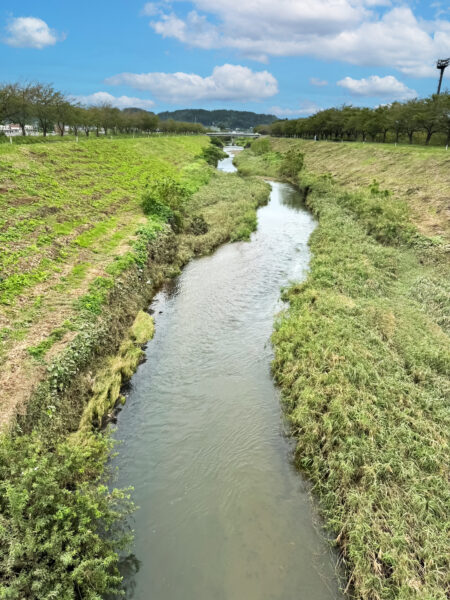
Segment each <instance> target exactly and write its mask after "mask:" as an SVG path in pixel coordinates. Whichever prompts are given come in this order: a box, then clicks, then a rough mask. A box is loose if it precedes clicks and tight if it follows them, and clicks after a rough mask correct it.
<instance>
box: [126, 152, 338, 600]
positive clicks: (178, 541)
mask: <svg viewBox="0 0 450 600" xmlns="http://www.w3.org/2000/svg"><path fill="white" fill-rule="evenodd" d="M230 150H231V149H230ZM219 168H221V169H222V170H224V171H228V172H229V171H232V170H234V167H233V166H232V158H228V159H224V160H223V161H221V163H220V164H219ZM271 185H272V192H271V199H270V203H269V204H268V205H267V206H265V207H263V208H261V209H260V210H259V211H258V230H257V232H255V233H254V234H253V235H252V239H251V241H250V242H242V243H241V242H239V243H235V244H228V245H226V246H223V247H221V248H219V250H217V251H216V252H215V253H214V254H213V255H212V256H208V257H205V258H200V259H196V260H194V261H192V262H191V263H190V264H189V265H188V266H187V267H186V268H185V269H184V270H183V272H182V274H181V275H180V276H179V277H178V278H177V279H175V280H174V281H173V282H171V283H170V285H168V286H167V287H165V288H164V289H163V291H161V292H160V293H159V294H158V295H157V296H156V298H155V300H154V302H153V304H152V306H151V310H152V312H153V314H154V316H155V324H156V333H155V337H154V339H153V340H152V341H151V342H150V343H149V345H148V348H147V359H148V360H147V362H145V363H144V364H143V365H141V366H140V368H139V369H138V371H137V373H136V374H135V376H134V377H133V379H132V381H131V386H130V389H129V393H128V398H127V403H126V405H125V407H124V409H123V410H122V412H121V413H120V415H119V419H118V425H117V429H116V432H115V437H116V439H119V440H122V441H123V443H122V444H121V445H120V446H119V447H118V456H117V457H116V458H115V460H114V465H115V466H117V467H118V468H119V480H118V482H116V483H117V484H118V485H119V486H128V485H133V486H134V488H135V492H134V498H135V501H136V504H137V505H138V506H139V507H140V508H139V510H138V511H137V512H136V514H135V516H134V529H135V532H136V535H135V546H134V550H133V551H134V554H135V556H136V558H137V560H138V561H139V563H140V568H139V570H138V572H137V573H136V574H135V575H133V576H130V577H129V578H128V580H127V588H128V590H127V598H135V599H139V600H141V599H142V600H144V599H146V600H147V599H150V600H294V599H295V600H335V599H336V598H337V597H339V592H338V585H337V580H336V576H335V572H334V559H333V556H332V554H331V553H330V551H329V549H328V545H327V543H326V542H325V540H324V539H323V538H322V533H321V532H320V528H317V527H316V526H315V525H314V520H315V516H314V510H313V508H312V506H311V501H310V498H309V495H308V491H307V488H306V486H305V484H304V483H303V482H302V478H301V477H300V476H299V474H298V472H296V471H295V469H294V467H293V466H292V462H291V457H292V445H291V444H290V443H289V441H288V440H287V439H286V436H284V435H283V423H282V418H281V408H280V398H279V392H278V390H277V388H276V387H275V386H274V383H273V381H272V378H271V374H270V363H271V359H272V349H271V345H270V335H271V332H272V329H273V322H274V317H275V315H276V313H277V312H278V311H279V310H280V309H281V308H282V305H281V304H280V300H279V297H280V288H281V287H283V286H285V285H287V284H288V283H289V282H290V281H293V280H295V281H298V280H301V279H302V278H304V277H305V274H306V271H307V267H308V259H309V252H308V246H307V241H308V238H309V236H310V234H311V232H312V231H313V229H314V227H315V223H314V220H313V219H312V217H311V215H310V214H309V213H308V212H307V211H306V210H305V209H304V207H303V206H302V200H301V197H300V194H298V192H297V191H296V190H295V189H294V188H292V187H291V186H289V185H287V184H281V183H272V184H271Z"/></svg>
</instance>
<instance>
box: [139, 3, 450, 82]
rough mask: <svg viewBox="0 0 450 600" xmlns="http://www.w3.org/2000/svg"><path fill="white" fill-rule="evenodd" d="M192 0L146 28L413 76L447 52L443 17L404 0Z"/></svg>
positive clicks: (190, 40)
mask: <svg viewBox="0 0 450 600" xmlns="http://www.w3.org/2000/svg"><path fill="white" fill-rule="evenodd" d="M191 4H192V5H193V7H194V10H192V11H191V12H190V13H189V14H188V15H187V16H186V17H185V18H180V17H179V16H178V15H177V14H176V13H175V12H172V10H171V9H169V10H166V11H165V12H164V11H163V14H162V15H161V16H160V17H158V18H157V19H154V20H153V21H152V22H151V23H150V25H151V27H152V28H153V29H154V30H155V31H156V32H157V33H158V34H160V35H162V36H164V37H170V38H174V39H177V40H179V41H180V42H182V43H184V44H186V45H190V46H193V47H197V48H204V49H211V48H232V49H235V50H237V51H239V52H241V53H242V54H244V55H245V56H248V57H252V58H256V59H259V60H265V59H266V58H267V56H268V55H272V56H304V55H310V56H314V57H317V58H321V59H325V60H329V59H330V58H332V59H336V58H338V59H339V60H342V61H345V62H348V63H351V64H355V65H363V66H390V67H393V68H396V69H398V70H400V71H402V72H403V73H406V74H408V75H413V76H434V75H435V72H434V62H435V60H436V58H437V57H438V56H449V55H450V22H449V21H448V20H443V19H441V20H435V21H426V20H424V19H418V18H417V17H416V16H415V14H414V13H413V11H412V9H411V8H410V7H409V6H407V5H405V4H402V5H400V6H398V5H397V6H395V5H394V6H390V2H389V1H388V0H302V1H299V0H278V1H277V2H273V0H247V1H245V2H243V1H242V0H228V2H223V0H191ZM166 6H168V5H166ZM210 17H212V19H211V18H210Z"/></svg>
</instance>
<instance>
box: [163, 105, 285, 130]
mask: <svg viewBox="0 0 450 600" xmlns="http://www.w3.org/2000/svg"><path fill="white" fill-rule="evenodd" d="M158 117H159V118H160V119H161V121H166V120H167V119H173V120H174V121H185V122H188V123H201V124H202V125H204V126H205V127H210V126H211V125H215V126H217V127H220V126H222V127H225V128H226V129H249V128H250V127H256V125H266V124H269V123H273V122H274V121H278V118H277V117H276V116H275V115H263V114H258V113H254V112H250V111H246V110H204V109H201V108H199V109H194V108H185V109H182V110H173V111H166V112H161V113H159V114H158Z"/></svg>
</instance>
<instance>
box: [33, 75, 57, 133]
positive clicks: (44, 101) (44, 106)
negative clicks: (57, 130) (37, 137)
mask: <svg viewBox="0 0 450 600" xmlns="http://www.w3.org/2000/svg"><path fill="white" fill-rule="evenodd" d="M62 100H63V95H62V94H61V92H57V91H55V90H54V89H53V87H52V86H51V85H48V84H43V83H38V84H36V85H35V86H34V92H33V100H32V106H33V109H32V110H33V114H34V116H35V117H36V118H37V120H38V122H39V126H40V128H41V129H42V134H43V135H44V137H45V136H46V135H47V133H48V131H49V130H50V129H52V127H53V124H54V123H55V120H56V106H57V104H58V103H59V102H61V101H62Z"/></svg>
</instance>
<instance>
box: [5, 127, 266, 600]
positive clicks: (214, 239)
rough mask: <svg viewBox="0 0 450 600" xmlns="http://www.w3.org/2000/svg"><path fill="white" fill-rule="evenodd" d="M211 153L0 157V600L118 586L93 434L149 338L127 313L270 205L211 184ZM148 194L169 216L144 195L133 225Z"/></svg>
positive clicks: (113, 518) (138, 144)
mask: <svg viewBox="0 0 450 600" xmlns="http://www.w3.org/2000/svg"><path fill="white" fill-rule="evenodd" d="M208 144H209V142H208V140H207V139H206V138H201V137H195V138H193V137H182V138H176V137H171V138H157V139H154V138H152V139H149V140H131V139H128V140H119V141H112V140H107V139H105V140H86V141H83V142H80V143H79V144H77V143H69V142H66V143H64V144H59V145H58V144H57V143H55V144H51V145H44V144H42V145H34V146H32V147H25V146H21V147H13V148H1V150H0V161H1V166H2V171H1V175H2V180H1V182H0V186H1V189H2V204H3V207H4V209H5V210H4V213H3V215H2V221H1V223H0V225H1V233H0V242H1V244H2V265H1V266H2V279H1V281H0V293H1V306H0V308H1V319H2V323H1V325H2V328H1V332H2V340H1V341H2V346H1V357H2V362H3V365H2V380H3V381H2V382H3V385H2V391H1V394H2V395H1V398H0V400H1V402H0V407H1V414H2V426H3V430H4V433H3V434H2V436H1V438H0V492H1V494H0V495H1V498H2V500H1V501H0V509H1V519H2V527H1V530H0V537H1V542H2V544H1V546H2V548H1V550H0V596H1V595H2V594H8V595H7V597H8V598H23V597H27V598H30V599H32V598H42V597H46V594H48V593H50V592H51V593H53V594H54V593H56V591H57V592H58V593H59V594H60V596H61V597H67V598H69V597H74V598H75V597H77V596H76V592H75V590H76V589H77V590H78V592H77V593H78V594H81V595H82V596H83V597H85V596H86V597H87V595H89V597H92V598H94V597H100V594H103V593H106V592H108V591H111V590H113V589H115V588H117V586H118V584H119V583H120V581H119V580H120V578H118V572H117V554H116V551H117V549H118V548H119V547H120V546H121V543H122V542H126V541H127V539H126V538H127V536H126V535H125V537H123V536H122V534H121V533H120V528H118V527H117V526H118V522H119V520H120V517H121V515H122V514H123V513H126V512H127V511H128V510H129V509H130V508H131V507H130V501H129V498H128V497H127V495H126V494H125V493H123V492H117V491H115V492H113V493H112V494H110V493H109V492H108V490H107V489H106V488H105V487H104V486H103V484H102V481H103V477H104V475H103V471H104V465H105V461H106V460H107V458H108V456H109V453H110V444H109V442H108V438H107V436H104V435H102V434H99V433H98V432H96V429H97V428H98V427H100V426H102V425H103V424H104V423H105V419H107V418H108V414H109V413H110V412H111V410H112V409H113V408H114V405H115V403H116V401H117V400H118V399H119V395H120V387H121V384H122V383H123V381H125V380H126V379H127V378H128V377H129V376H130V375H131V373H132V371H133V369H134V368H135V367H136V365H137V364H138V362H139V360H140V356H141V346H142V344H143V343H145V341H146V338H148V337H149V336H150V335H151V333H152V326H151V321H150V322H149V320H148V318H146V317H143V313H140V312H139V311H140V310H141V309H142V308H145V307H146V306H147V305H148V302H149V300H150V299H151V297H152V296H153V294H154V293H155V290H157V289H158V286H159V285H160V284H161V283H162V281H163V280H164V279H165V278H167V277H171V276H173V275H174V274H176V273H178V272H179V270H180V268H181V267H182V265H183V264H185V263H186V262H187V261H188V260H189V259H190V258H191V257H192V256H194V255H201V254H205V253H209V252H211V251H212V250H213V249H214V248H215V247H217V245H219V244H221V243H223V242H225V241H229V240H234V239H246V238H247V237H248V236H249V234H250V231H251V230H252V229H253V228H254V227H255V224H256V219H255V212H256V208H257V207H258V206H259V205H261V204H263V203H264V202H266V201H267V197H268V193H269V187H268V186H267V185H266V184H264V183H262V182H260V181H257V180H248V181H245V180H242V179H241V178H239V177H237V176H235V175H225V174H218V173H215V171H214V169H213V167H211V166H209V165H208V164H207V162H206V160H205V159H208V158H209V157H208V156H207V155H205V149H206V148H207V147H209V146H208ZM155 181H156V182H159V183H158V185H157V186H156V188H155V185H156V184H154V182H155ZM146 186H149V187H147V188H146ZM152 186H153V187H152ZM158 186H159V187H158ZM146 189H147V190H149V193H151V194H153V196H154V195H155V194H160V196H161V190H170V194H171V195H172V196H171V201H172V202H174V201H175V200H176V202H178V204H176V206H175V205H173V206H172V207H171V206H169V205H167V206H166V205H164V203H163V202H162V200H164V197H163V196H161V197H160V196H158V197H156V196H155V197H154V198H153V196H152V203H153V204H152V206H154V210H153V212H152V211H150V212H148V211H147V214H144V212H143V210H142V197H143V194H144V192H145V190H146ZM155 190H156V191H155ZM174 190H175V192H176V193H177V194H180V201H178V198H175V200H174V197H173V196H174ZM137 316H138V318H137V320H135V319H136V317H137ZM133 322H134V324H133ZM80 425H81V430H80ZM7 426H8V427H9V432H8V431H7V430H6V427H7ZM81 524H83V525H81ZM101 531H108V532H109V535H108V536H106V537H105V536H104V535H100V533H101ZM6 590H8V591H6Z"/></svg>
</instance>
